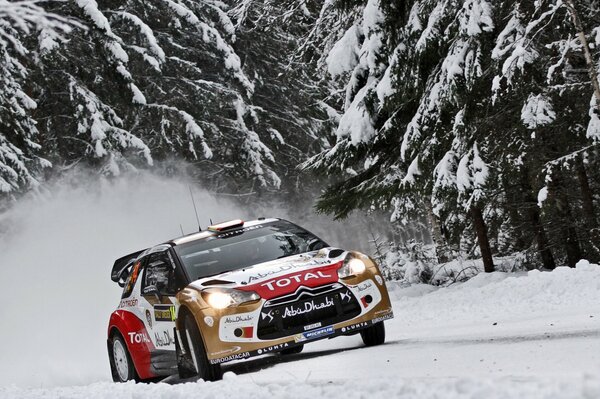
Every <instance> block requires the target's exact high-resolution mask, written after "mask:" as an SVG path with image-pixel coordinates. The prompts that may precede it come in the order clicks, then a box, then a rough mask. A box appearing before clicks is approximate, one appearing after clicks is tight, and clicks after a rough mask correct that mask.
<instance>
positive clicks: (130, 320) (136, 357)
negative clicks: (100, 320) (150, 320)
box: [107, 310, 155, 380]
mask: <svg viewBox="0 0 600 399" xmlns="http://www.w3.org/2000/svg"><path fill="white" fill-rule="evenodd" d="M136 320H137V322H134V321H136ZM140 325H141V326H143V322H142V321H141V320H139V319H138V318H137V316H135V315H133V313H131V312H126V311H122V310H117V311H115V312H113V313H112V314H111V316H110V321H109V324H108V338H107V346H108V353H109V358H110V365H111V371H112V372H114V371H115V370H114V368H113V367H114V365H113V354H112V345H111V342H112V339H113V337H114V336H115V335H116V334H118V335H119V336H120V337H121V339H122V340H123V342H124V343H125V347H126V348H127V352H128V354H129V358H130V359H131V362H132V363H133V368H134V370H135V374H136V377H137V378H136V379H137V380H145V379H149V378H153V377H155V375H154V373H152V371H151V370H150V351H149V350H144V351H141V350H140V345H139V344H136V345H137V348H134V347H133V344H132V343H131V342H129V341H130V340H128V339H127V338H126V337H127V332H135V331H139V328H140Z"/></svg>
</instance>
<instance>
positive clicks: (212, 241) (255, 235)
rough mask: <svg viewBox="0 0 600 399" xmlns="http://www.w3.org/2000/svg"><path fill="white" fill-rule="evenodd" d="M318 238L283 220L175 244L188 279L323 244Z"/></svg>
mask: <svg viewBox="0 0 600 399" xmlns="http://www.w3.org/2000/svg"><path fill="white" fill-rule="evenodd" d="M326 246H327V244H325V243H324V242H323V241H321V239H319V238H318V237H316V236H315V235H313V234H312V233H310V232H308V231H306V230H304V229H302V228H300V227H298V226H296V225H294V224H292V223H289V222H285V221H277V222H269V223H265V224H264V225H256V226H250V227H245V228H242V229H237V230H231V231H225V232H222V233H220V234H217V235H214V236H211V237H207V238H203V239H199V240H196V241H191V242H188V243H185V244H181V245H177V246H175V252H177V255H179V258H180V259H181V261H182V263H183V266H184V267H185V269H186V272H187V274H188V276H189V277H190V279H191V280H192V281H194V280H197V279H199V278H202V277H208V276H214V275H216V274H221V273H225V272H228V271H232V270H238V269H243V268H246V267H249V266H252V265H255V264H258V263H263V262H268V261H271V260H275V259H280V258H285V257H286V256H291V255H298V254H301V253H304V252H309V251H316V250H319V249H321V248H325V247H326Z"/></svg>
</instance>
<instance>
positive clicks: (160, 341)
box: [154, 331, 175, 347]
mask: <svg viewBox="0 0 600 399" xmlns="http://www.w3.org/2000/svg"><path fill="white" fill-rule="evenodd" d="M154 339H155V340H156V346H158V347H163V346H169V345H174V344H175V339H174V338H173V337H172V336H171V334H170V333H169V332H168V331H163V332H162V334H160V333H157V332H156V333H154Z"/></svg>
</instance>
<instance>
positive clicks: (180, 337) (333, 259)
mask: <svg viewBox="0 0 600 399" xmlns="http://www.w3.org/2000/svg"><path fill="white" fill-rule="evenodd" d="M111 278H112V280H113V281H115V282H117V283H119V285H121V286H122V287H123V294H122V298H121V301H120V303H119V306H118V309H117V310H115V311H114V312H113V313H112V315H111V316H110V321H109V325H108V354H109V359H110V367H111V371H112V375H113V379H114V381H116V382H125V381H128V380H132V379H135V380H137V381H145V380H155V379H157V378H159V377H163V376H169V375H173V374H179V376H180V377H181V378H190V377H194V376H196V377H200V378H203V379H205V380H215V379H219V378H220V376H221V366H220V365H221V364H222V363H225V362H229V361H233V360H239V359H246V358H250V357H253V356H259V355H264V354H268V353H274V352H280V353H282V354H291V353H299V352H300V351H301V350H302V348H303V346H304V344H305V343H307V342H312V341H315V340H319V339H323V338H332V337H335V336H339V335H352V334H356V333H360V334H361V336H362V339H363V341H364V343H365V344H366V345H367V346H370V345H379V344H382V343H383V342H384V340H385V328H384V324H383V321H384V320H386V319H390V318H392V317H393V312H392V307H391V303H390V300H389V296H388V292H387V289H386V286H385V282H384V280H383V277H382V276H381V273H380V271H379V269H378V267H377V265H376V264H375V262H374V261H373V260H372V259H371V258H369V257H368V256H366V255H363V254H361V253H358V252H353V251H346V250H343V249H338V248H333V247H330V246H329V245H327V244H326V243H325V242H324V241H322V240H321V239H320V238H318V237H316V236H315V235H314V234H312V233H310V232H308V231H306V230H304V229H302V228H300V227H298V226H297V225H295V224H293V223H290V222H288V221H285V220H282V219H265V218H260V219H258V220H254V221H250V222H243V221H241V220H235V221H231V222H226V223H221V224H217V225H214V226H211V227H209V228H208V229H207V230H204V231H200V232H198V233H194V234H190V235H186V236H183V237H180V238H176V239H173V240H171V241H169V242H167V243H164V244H160V245H157V246H154V247H152V248H149V249H145V250H143V251H138V252H135V253H133V254H130V255H127V256H124V257H122V258H120V259H118V260H117V261H115V263H114V266H113V269H112V273H111Z"/></svg>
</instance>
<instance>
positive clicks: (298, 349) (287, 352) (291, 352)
mask: <svg viewBox="0 0 600 399" xmlns="http://www.w3.org/2000/svg"><path fill="white" fill-rule="evenodd" d="M302 349H304V345H298V346H294V347H293V348H288V349H284V350H282V351H281V354H282V355H295V354H297V353H300V352H302Z"/></svg>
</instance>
